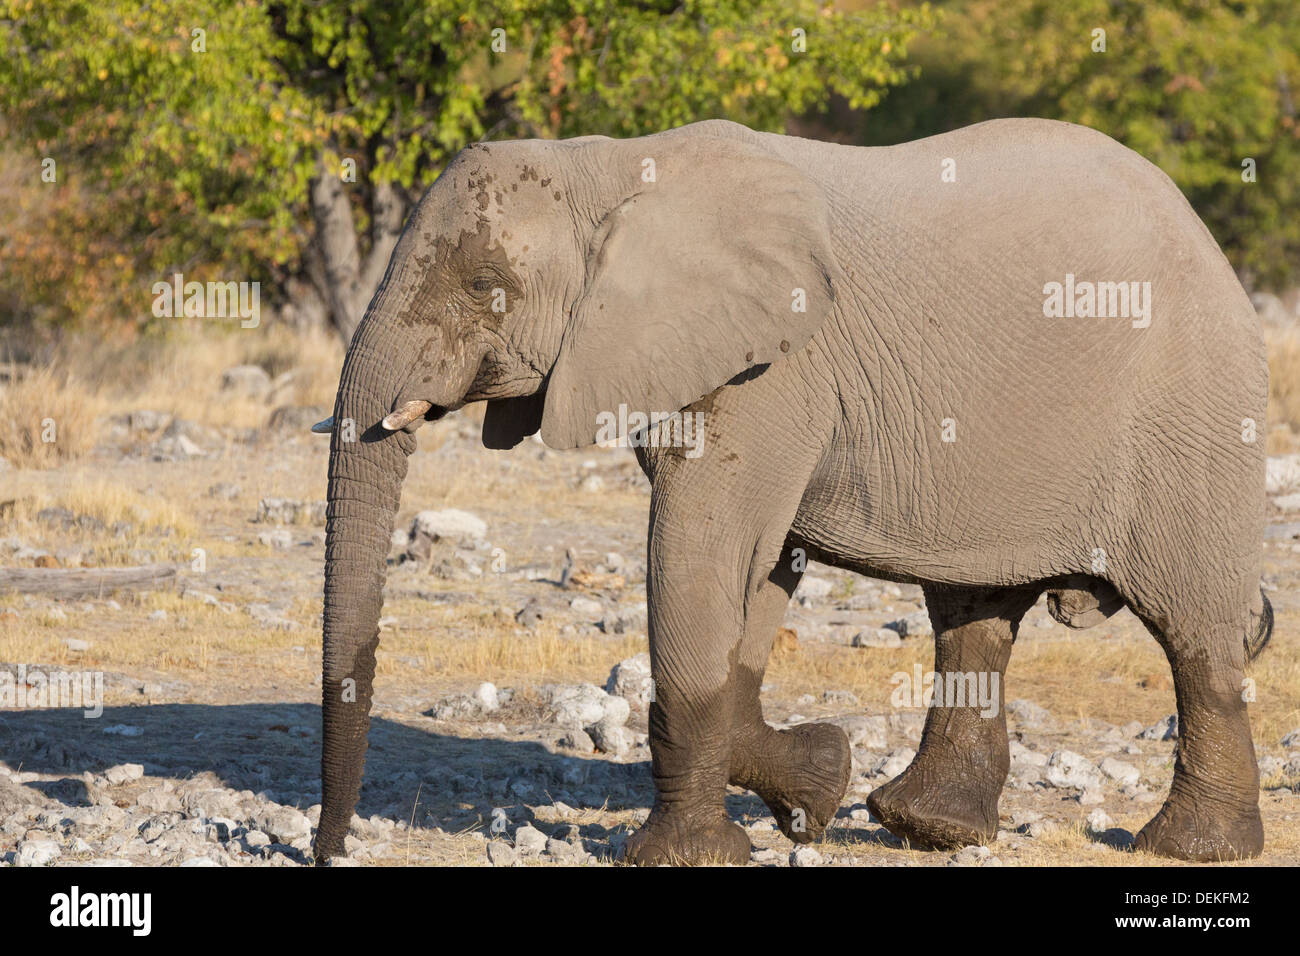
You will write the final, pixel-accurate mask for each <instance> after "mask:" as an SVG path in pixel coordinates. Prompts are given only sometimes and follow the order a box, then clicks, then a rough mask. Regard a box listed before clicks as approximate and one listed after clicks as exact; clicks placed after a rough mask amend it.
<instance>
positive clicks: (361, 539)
mask: <svg viewBox="0 0 1300 956" xmlns="http://www.w3.org/2000/svg"><path fill="white" fill-rule="evenodd" d="M752 136H753V134H750V133H749V132H748V131H746V130H742V129H741V128H740V127H734V126H731V125H730V124H716V125H715V124H710V133H709V134H704V133H701V132H699V128H698V127H697V128H695V130H694V131H692V129H691V128H687V129H684V130H680V131H674V132H672V133H666V134H661V135H659V136H653V137H648V138H644V139H639V140H624V141H618V140H610V139H606V138H604V137H587V138H583V139H577V140H567V141H562V142H546V141H538V140H531V141H521V142H510V143H493V144H489V145H478V146H474V147H471V148H468V149H466V150H464V151H462V152H461V153H460V154H459V155H458V156H457V157H456V159H455V160H454V161H453V162H452V163H451V164H450V165H449V166H448V167H447V169H446V170H445V171H444V172H443V174H442V175H441V176H440V177H439V178H438V180H437V182H436V183H434V185H433V186H432V187H431V188H430V189H429V191H428V192H427V193H426V194H425V196H424V197H423V199H421V201H420V203H419V204H418V205H417V206H416V208H415V209H414V210H413V212H412V213H411V216H410V219H409V221H408V222H407V224H406V228H405V231H404V232H403V234H402V237H401V240H400V241H399V242H398V245H397V247H396V249H395V250H394V252H393V256H392V259H391V261H390V262H389V264H388V271H387V274H386V275H385V277H384V280H383V282H382V284H381V285H380V287H379V289H378V291H377V292H376V293H375V295H374V298H373V299H372V300H371V302H370V305H369V307H368V308H367V310H366V315H365V317H364V319H363V320H362V322H361V324H360V325H359V327H358V328H357V331H356V334H355V336H354V337H353V339H352V343H351V345H350V347H349V349H348V354H347V358H346V360H345V362H344V366H343V372H342V376H341V379H340V382H339V391H338V397H337V399H336V402H335V406H334V416H333V418H332V419H331V420H329V421H327V422H323V423H322V424H321V426H318V430H322V431H332V433H333V434H332V439H331V444H330V461H329V510H328V522H327V541H326V555H325V611H324V668H323V707H324V748H323V756H322V765H321V773H322V786H323V793H322V804H323V809H322V812H321V819H320V827H319V830H318V833H317V837H316V856H317V860H318V862H323V861H325V860H327V859H328V858H329V857H331V856H335V855H339V854H341V853H342V852H343V840H344V836H345V835H346V833H347V830H348V825H349V823H350V821H351V817H352V812H353V808H354V807H355V805H356V802H357V798H358V794H359V791H360V786H361V775H362V765H363V763H364V758H365V748H366V735H367V731H368V728H369V710H370V698H371V681H372V678H373V674H374V651H375V648H376V646H377V644H378V640H379V638H378V624H377V622H378V618H379V614H380V609H381V605H382V601H383V596H382V589H383V583H384V576H385V559H386V556H387V554H388V550H389V542H390V538H391V534H392V530H393V520H394V515H395V512H396V510H397V507H398V502H399V497H400V493H401V483H402V479H403V478H404V477H405V473H406V459H407V456H408V455H409V453H410V452H411V450H412V449H413V447H414V445H415V437H414V435H413V434H412V432H413V430H414V429H415V428H416V427H417V426H418V425H419V424H420V423H422V422H423V421H426V420H431V419H435V418H438V417H440V416H442V415H444V414H446V413H447V412H448V411H450V410H452V409H456V408H459V407H460V406H461V405H463V404H465V403H466V402H470V401H476V400H483V399H486V400H487V402H488V405H487V413H486V418H485V421H484V425H483V440H484V443H485V444H486V445H488V446H489V447H494V448H508V447H512V446H513V445H515V444H517V443H518V442H519V441H520V440H522V439H523V438H524V437H526V436H528V435H530V434H532V433H534V432H536V431H537V430H538V429H539V428H540V430H541V433H542V437H543V439H544V440H545V441H546V442H547V444H548V445H551V446H552V447H556V448H572V447H577V446H580V445H584V444H590V443H592V442H593V441H594V440H595V438H596V434H597V431H598V429H599V424H600V421H599V419H598V415H599V414H600V413H602V412H616V410H617V409H618V407H619V405H620V404H626V405H627V406H628V408H629V409H631V410H633V411H644V412H646V413H653V412H661V411H663V412H673V411H677V410H679V409H681V408H683V407H684V406H686V405H688V404H690V403H691V402H694V401H695V400H697V399H699V398H701V397H702V396H704V395H707V394H708V393H709V392H711V391H713V390H714V389H716V388H718V387H720V386H721V385H723V384H725V383H726V382H727V381H728V380H729V379H731V378H733V377H734V376H736V375H738V374H739V373H742V372H745V371H747V370H750V369H753V368H755V367H758V366H763V365H765V364H768V363H772V362H775V361H779V360H781V359H782V358H784V357H786V356H789V355H793V354H794V353H795V352H797V351H798V350H799V349H800V347H801V346H803V345H804V343H805V342H806V341H807V340H808V339H809V338H810V337H811V336H812V335H813V333H814V332H815V331H816V330H817V328H818V326H819V325H820V323H821V321H822V319H823V318H824V317H825V316H826V315H827V314H828V312H829V311H830V309H831V306H832V303H833V301H834V295H835V291H834V290H835V286H836V283H837V281H838V280H837V279H836V277H837V276H838V269H837V267H836V266H835V264H834V260H833V258H832V256H831V252H830V242H829V226H828V219H829V217H828V213H827V208H826V200H825V197H824V196H823V194H822V192H821V190H820V188H819V187H818V186H816V185H815V184H814V183H813V182H811V181H810V180H808V179H807V178H805V177H804V176H803V175H802V174H801V173H800V172H799V171H798V170H796V169H795V168H794V167H793V166H791V165H790V164H788V163H786V162H783V161H781V160H779V159H776V158H774V157H772V156H771V155H769V154H768V153H766V152H764V151H763V150H762V149H761V148H759V147H758V146H756V145H754V143H753V142H749V141H746V139H745V138H746V137H748V138H752Z"/></svg>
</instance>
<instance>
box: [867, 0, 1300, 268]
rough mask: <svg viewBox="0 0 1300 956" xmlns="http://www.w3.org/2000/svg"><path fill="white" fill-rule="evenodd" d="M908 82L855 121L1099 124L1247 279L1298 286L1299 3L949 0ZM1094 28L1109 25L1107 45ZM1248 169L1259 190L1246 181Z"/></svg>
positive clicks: (891, 125) (901, 134)
mask: <svg viewBox="0 0 1300 956" xmlns="http://www.w3.org/2000/svg"><path fill="white" fill-rule="evenodd" d="M935 7H936V12H937V13H938V14H939V15H940V25H939V28H938V29H937V30H936V31H935V32H934V33H933V34H931V35H929V36H927V37H924V38H922V39H920V40H918V42H917V43H916V44H915V45H914V48H913V51H912V53H913V60H914V62H915V63H917V64H918V65H919V66H920V70H921V78H920V80H919V81H918V82H915V83H911V84H908V85H907V86H906V87H904V88H902V89H900V90H897V91H894V92H892V93H890V95H889V97H888V99H887V100H886V101H885V103H883V104H882V105H881V106H880V107H879V108H878V109H876V110H873V111H872V113H871V114H870V115H869V116H867V117H865V118H863V119H861V120H860V121H859V128H860V134H859V137H860V138H859V141H861V142H865V143H869V144H884V143H893V142H900V141H903V140H908V139H915V138H918V137H921V136H927V135H931V134H934V133H939V132H943V131H945V130H949V129H954V128H956V127H959V126H965V125H967V124H969V123H975V122H979V121H981V120H986V119H992V118H994V117H998V116H1045V117H1050V118H1053V119H1061V120H1068V121H1070V122H1074V123H1082V124H1084V125H1087V126H1091V127H1093V128H1095V129H1099V130H1101V131H1102V132H1105V133H1107V134H1109V135H1111V136H1113V137H1115V138H1116V139H1118V140H1119V141H1121V142H1123V143H1125V144H1126V145H1128V146H1130V147H1131V148H1133V149H1135V150H1137V151H1138V152H1139V153H1141V154H1142V155H1143V156H1145V157H1146V158H1147V159H1149V160H1151V161H1152V162H1153V163H1155V164H1156V165H1157V166H1159V167H1160V168H1161V169H1163V170H1164V171H1165V172H1166V173H1168V174H1169V176H1170V177H1171V178H1172V179H1173V180H1174V181H1175V182H1176V183H1177V184H1178V185H1179V187H1180V188H1181V189H1182V190H1183V193H1184V194H1185V195H1186V196H1187V197H1188V199H1189V201H1190V202H1191V203H1192V205H1193V206H1194V207H1195V208H1196V210H1197V211H1198V212H1199V213H1200V215H1201V216H1202V218H1204V219H1205V221H1206V223H1207V224H1208V225H1209V227H1210V230H1211V232H1213V234H1214V236H1215V238H1216V239H1217V240H1218V241H1219V243H1220V245H1221V246H1222V247H1223V248H1224V251H1225V252H1226V253H1227V255H1228V257H1229V259H1230V260H1231V261H1232V263H1233V265H1234V266H1235V267H1236V268H1237V270H1238V272H1239V274H1241V275H1242V277H1243V279H1244V280H1245V281H1246V282H1247V283H1249V284H1258V285H1260V286H1265V287H1270V286H1272V287H1276V286H1281V285H1283V284H1285V283H1287V282H1295V281H1297V279H1300V119H1298V118H1297V98H1298V97H1300V4H1298V3H1296V2H1295V0H1070V2H1068V3H1065V2H1060V0H947V2H940V3H937V4H935ZM1096 30H1104V31H1105V50H1104V52H1103V51H1101V50H1100V49H1098V47H1099V45H1100V44H1099V43H1098V40H1099V37H1098V36H1097V35H1096V34H1094V31H1096ZM1248 159H1250V160H1254V167H1255V177H1256V181H1255V182H1245V181H1243V176H1242V174H1243V172H1244V170H1243V165H1242V164H1243V161H1245V160H1248Z"/></svg>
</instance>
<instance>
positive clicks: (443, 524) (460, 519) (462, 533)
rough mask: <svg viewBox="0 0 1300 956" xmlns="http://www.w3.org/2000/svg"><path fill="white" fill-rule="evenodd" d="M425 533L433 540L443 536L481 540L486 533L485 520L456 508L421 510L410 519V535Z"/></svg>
mask: <svg viewBox="0 0 1300 956" xmlns="http://www.w3.org/2000/svg"><path fill="white" fill-rule="evenodd" d="M420 534H422V535H425V536H426V537H429V538H432V539H433V540H434V541H439V540H441V539H443V538H451V539H452V540H460V539H462V538H468V539H470V540H471V541H481V540H483V538H484V537H486V535H487V522H485V521H484V520H483V519H482V518H480V517H479V516H478V515H474V514H470V513H469V512H468V511H461V510H459V509H457V508H443V509H441V510H436V511H421V512H420V513H419V514H417V515H416V516H415V518H414V519H412V521H411V537H412V538H414V537H415V536H416V535H420Z"/></svg>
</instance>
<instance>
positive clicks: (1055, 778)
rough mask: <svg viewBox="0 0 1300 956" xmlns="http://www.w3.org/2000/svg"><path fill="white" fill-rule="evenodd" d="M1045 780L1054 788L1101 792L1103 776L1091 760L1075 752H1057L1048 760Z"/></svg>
mask: <svg viewBox="0 0 1300 956" xmlns="http://www.w3.org/2000/svg"><path fill="white" fill-rule="evenodd" d="M1043 779H1044V780H1046V781H1047V782H1048V783H1050V784H1051V785H1052V786H1054V787H1061V788H1063V789H1066V788H1076V789H1079V790H1100V789H1101V774H1100V773H1098V772H1097V768H1096V767H1095V766H1093V763H1092V761H1091V760H1089V759H1088V758H1087V757H1085V756H1083V755H1082V754H1077V753H1075V752H1074V751H1073V750H1057V751H1054V752H1053V753H1052V755H1051V756H1050V757H1048V758H1047V769H1046V771H1045V772H1044V773H1043Z"/></svg>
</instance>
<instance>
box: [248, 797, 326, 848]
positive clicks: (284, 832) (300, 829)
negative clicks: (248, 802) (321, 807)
mask: <svg viewBox="0 0 1300 956" xmlns="http://www.w3.org/2000/svg"><path fill="white" fill-rule="evenodd" d="M251 822H252V823H253V825H254V826H256V827H257V828H258V829H259V830H261V831H262V832H263V833H265V834H267V835H268V836H270V837H271V838H272V839H273V840H275V842H276V843H292V842H293V841H294V840H297V839H299V838H301V837H305V836H311V820H309V819H307V815H306V814H305V813H303V812H302V811H301V810H298V809H296V808H294V807H280V806H276V805H274V804H272V805H271V806H269V807H267V808H265V809H262V810H259V811H258V812H256V813H254V814H253V815H252V817H251Z"/></svg>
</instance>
